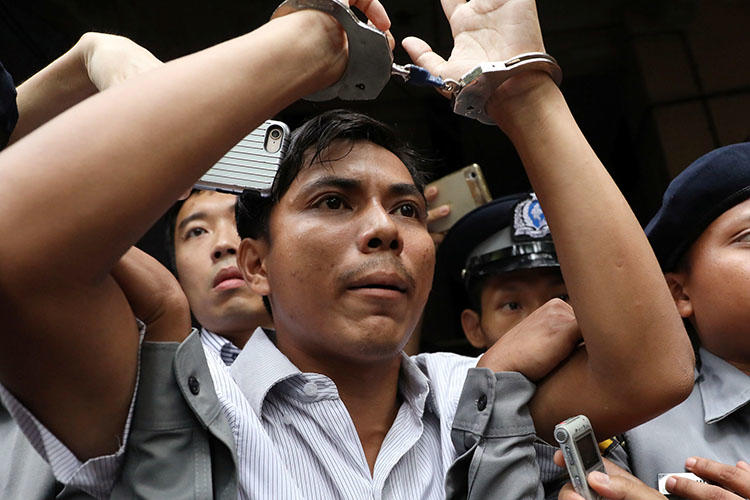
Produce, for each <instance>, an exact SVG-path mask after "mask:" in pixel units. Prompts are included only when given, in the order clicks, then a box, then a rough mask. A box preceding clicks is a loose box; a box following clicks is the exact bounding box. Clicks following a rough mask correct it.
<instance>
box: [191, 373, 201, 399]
mask: <svg viewBox="0 0 750 500" xmlns="http://www.w3.org/2000/svg"><path fill="white" fill-rule="evenodd" d="M188 388H189V389H190V392H192V393H193V396H197V395H198V393H199V392H201V383H200V382H198V379H197V378H195V377H193V376H192V375H190V377H188Z"/></svg>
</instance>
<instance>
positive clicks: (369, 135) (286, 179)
mask: <svg viewBox="0 0 750 500" xmlns="http://www.w3.org/2000/svg"><path fill="white" fill-rule="evenodd" d="M339 141H347V142H348V143H349V150H348V151H346V153H344V154H343V155H342V156H340V157H339V158H329V157H328V156H327V154H328V152H329V149H330V148H331V146H333V144H334V143H335V142H339ZM357 142H371V143H373V144H376V145H378V146H381V147H383V148H385V149H387V150H388V151H390V152H391V153H393V154H394V155H396V156H397V157H398V159H399V160H401V161H402V162H403V163H404V165H405V166H406V169H407V170H408V171H409V173H410V174H411V177H412V179H413V180H414V184H415V185H416V186H417V188H418V189H419V190H420V192H422V191H423V190H424V183H425V174H424V172H423V165H424V163H425V159H424V158H423V157H422V156H421V155H420V154H418V153H417V152H416V151H415V150H414V149H412V148H411V147H410V146H408V145H407V144H406V143H405V142H404V141H403V140H402V139H401V138H400V137H399V136H398V134H397V133H396V132H395V131H394V130H393V129H392V128H391V127H389V126H388V125H386V124H384V123H382V122H380V121H378V120H375V119H373V118H370V117H369V116H366V115H363V114H361V113H356V112H352V111H346V110H341V109H336V110H332V111H327V112H325V113H322V114H320V115H318V116H316V117H314V118H312V119H310V120H308V121H307V122H305V123H304V124H303V125H302V126H300V127H299V128H297V129H296V130H295V131H294V132H293V133H292V137H291V140H290V144H289V148H288V150H287V152H286V154H285V155H284V157H283V158H282V160H281V164H280V165H279V170H278V173H277V175H276V179H275V180H274V183H273V186H272V187H271V192H270V194H269V195H268V196H262V195H261V194H260V193H258V192H257V191H253V190H245V191H244V192H243V193H242V194H241V195H240V197H239V200H238V203H237V206H236V209H235V210H236V211H235V215H236V219H237V232H238V233H239V235H240V238H243V239H244V238H253V239H265V240H266V241H269V242H270V234H269V219H270V216H271V210H272V209H273V207H274V206H275V205H276V204H277V203H278V202H279V200H281V198H282V197H283V196H284V194H285V193H286V192H287V190H288V189H289V186H290V185H291V184H292V182H293V181H294V179H295V178H296V177H297V175H298V174H299V173H300V171H301V170H303V169H304V168H307V167H310V166H311V165H312V164H314V163H315V162H316V161H322V162H325V161H335V160H339V159H341V158H345V157H346V155H347V154H349V152H350V151H351V149H352V148H353V147H354V145H355V144H356V143H357ZM375 168H377V167H375Z"/></svg>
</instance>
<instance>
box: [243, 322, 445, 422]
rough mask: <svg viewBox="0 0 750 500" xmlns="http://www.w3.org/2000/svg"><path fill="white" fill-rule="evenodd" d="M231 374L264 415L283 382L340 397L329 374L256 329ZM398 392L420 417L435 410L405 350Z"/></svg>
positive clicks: (291, 387) (426, 384) (423, 377)
mask: <svg viewBox="0 0 750 500" xmlns="http://www.w3.org/2000/svg"><path fill="white" fill-rule="evenodd" d="M230 373H231V375H232V378H234V380H235V381H236V382H237V385H238V386H239V388H240V391H242V394H244V396H245V398H246V399H247V400H248V402H249V403H250V407H251V408H252V409H253V411H254V412H255V413H256V415H258V416H261V415H262V411H263V403H264V402H265V400H266V397H267V396H268V394H269V393H270V392H271V391H272V390H274V387H276V386H279V385H280V384H282V382H285V381H289V384H282V385H284V387H283V389H282V390H285V391H287V390H298V391H302V392H304V393H309V384H315V385H316V386H317V387H318V390H317V391H316V395H317V398H318V399H320V398H327V399H332V398H338V392H337V390H336V386H335V384H334V383H333V381H331V380H330V379H329V378H328V377H326V376H324V375H320V374H316V373H303V372H301V371H300V370H299V368H297V367H296V366H295V365H294V364H293V363H292V362H291V361H289V358H287V357H286V356H285V355H284V354H283V353H282V352H281V351H279V350H278V348H277V347H276V345H275V344H274V343H273V342H272V341H271V339H270V338H269V337H268V335H266V332H264V331H263V330H262V329H260V328H259V329H257V330H255V332H253V335H252V336H251V337H250V340H248V342H247V344H245V347H244V348H243V349H242V352H240V354H239V356H237V359H236V360H235V362H234V363H233V364H232V366H231V368H230ZM399 392H400V394H401V397H402V398H403V400H404V401H405V402H406V403H407V404H408V405H409V406H410V407H411V408H412V410H413V411H414V412H415V413H416V414H417V415H418V417H419V418H420V419H421V417H422V415H423V414H424V411H425V408H426V407H427V408H429V409H430V410H432V411H434V412H436V411H437V406H436V405H434V404H433V402H432V398H431V397H429V396H430V394H431V391H430V384H429V380H428V379H427V376H426V375H425V374H424V373H423V372H422V371H421V370H420V369H419V367H418V366H417V364H416V363H415V362H414V361H413V360H412V359H411V358H409V357H408V356H406V355H405V354H403V353H402V359H401V370H400V372H399Z"/></svg>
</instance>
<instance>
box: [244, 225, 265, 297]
mask: <svg viewBox="0 0 750 500" xmlns="http://www.w3.org/2000/svg"><path fill="white" fill-rule="evenodd" d="M267 254H268V243H266V242H265V241H264V240H255V239H252V238H245V239H243V240H242V241H241V242H240V248H239V252H238V253H237V267H239V268H240V272H241V273H242V277H243V278H245V281H246V282H247V284H248V286H249V287H250V289H251V290H252V291H253V292H255V293H257V294H258V295H261V296H265V295H270V294H271V288H270V286H269V285H268V273H267V272H266V261H265V257H266V255H267Z"/></svg>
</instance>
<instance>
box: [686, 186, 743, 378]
mask: <svg viewBox="0 0 750 500" xmlns="http://www.w3.org/2000/svg"><path fill="white" fill-rule="evenodd" d="M678 274H679V273H678ZM682 275H683V280H684V284H683V291H684V294H685V297H683V299H682V301H681V300H679V299H678V300H677V301H676V302H677V305H678V310H679V311H680V314H681V315H682V316H683V317H686V318H689V319H690V320H691V321H692V322H693V325H694V326H695V328H696V330H697V332H698V336H699V338H700V341H701V344H702V345H703V346H704V347H706V348H707V349H708V350H709V351H711V352H713V353H714V354H716V355H718V356H720V357H722V358H724V359H727V360H730V361H738V362H741V363H745V364H747V363H750V326H748V325H750V307H748V305H750V200H747V201H745V202H743V203H740V204H739V205H736V206H735V207H733V208H731V209H729V210H727V211H726V212H724V213H723V214H722V215H721V216H720V217H718V218H717V219H716V220H715V221H713V222H712V223H711V224H710V225H709V226H708V228H706V230H705V231H704V232H703V234H701V236H700V237H699V238H698V239H697V240H696V241H695V243H693V245H692V247H691V248H690V250H689V252H688V254H687V269H686V270H684V271H682Z"/></svg>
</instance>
